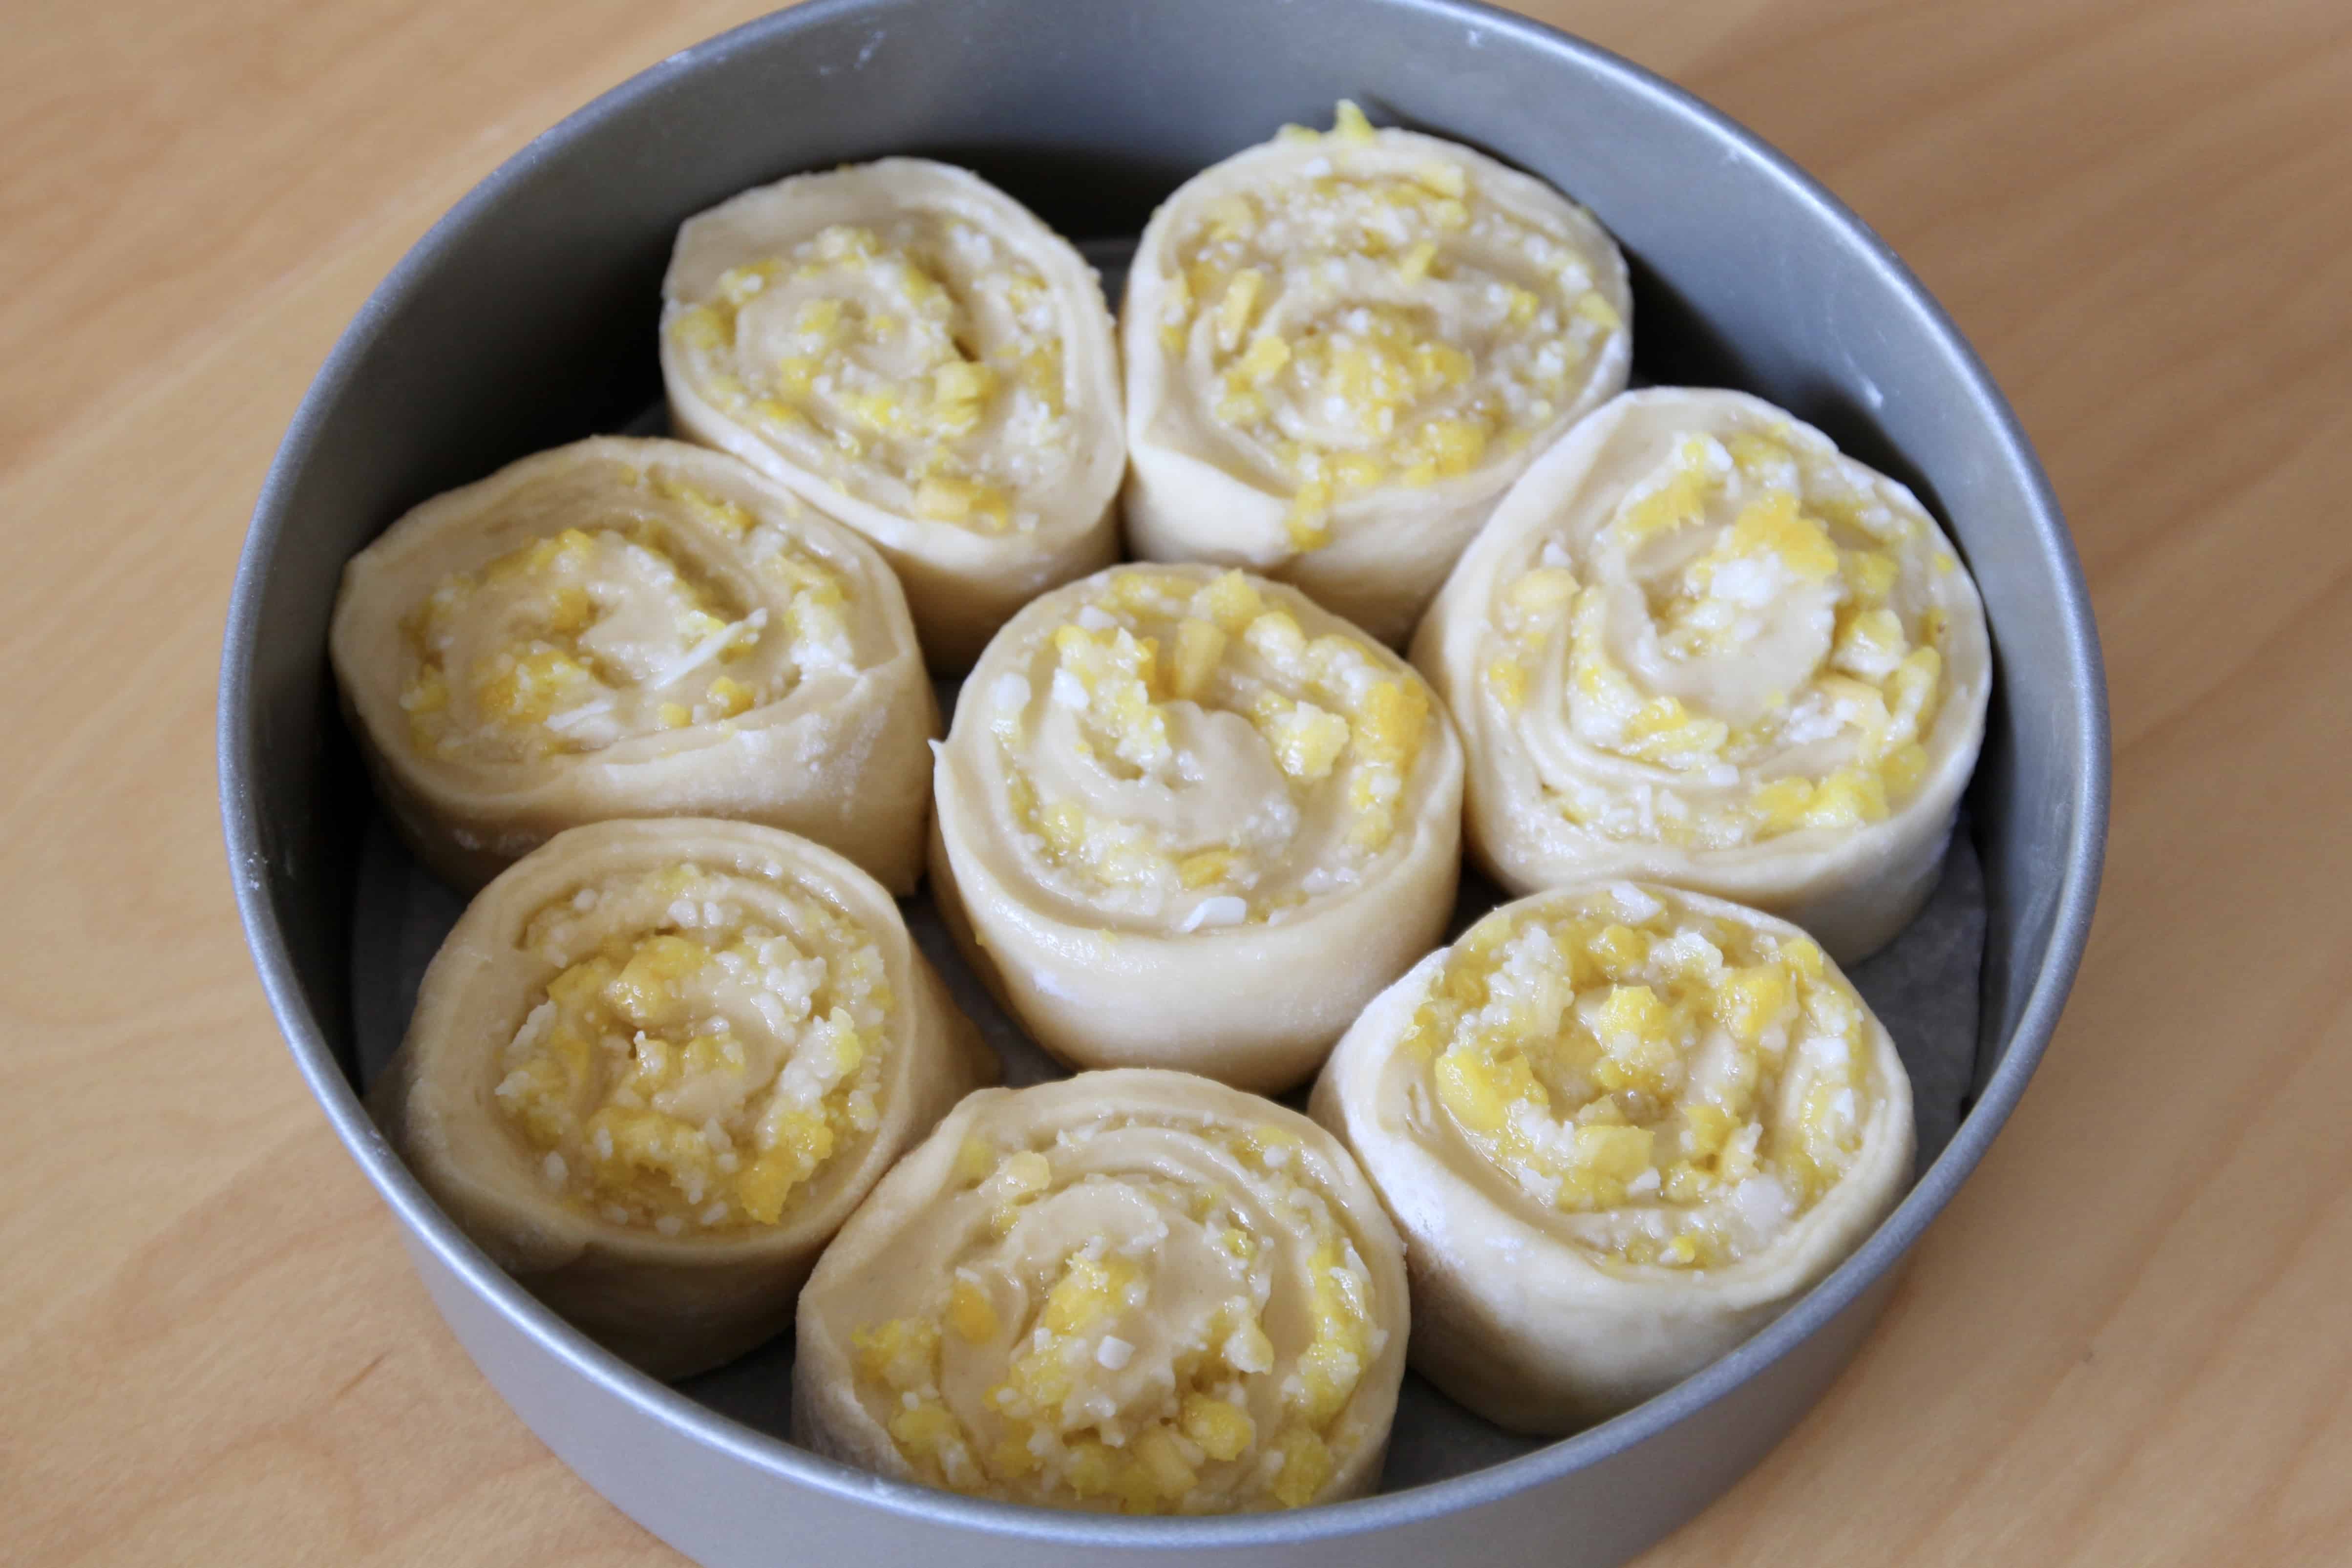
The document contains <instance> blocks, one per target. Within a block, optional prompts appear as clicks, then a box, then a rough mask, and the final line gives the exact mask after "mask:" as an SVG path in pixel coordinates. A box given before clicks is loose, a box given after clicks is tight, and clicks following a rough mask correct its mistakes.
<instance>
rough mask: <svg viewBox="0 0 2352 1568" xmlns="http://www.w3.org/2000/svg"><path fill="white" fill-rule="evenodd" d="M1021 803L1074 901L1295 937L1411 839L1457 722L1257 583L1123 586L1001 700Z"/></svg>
mask: <svg viewBox="0 0 2352 1568" xmlns="http://www.w3.org/2000/svg"><path fill="white" fill-rule="evenodd" d="M988 700H989V701H990V702H991V704H992V707H991V709H990V710H989V712H990V722H991V727H992V731H993V735H994V739H995V742H996V745H997V750H998V755H999V758H1000V760H1001V771H1002V773H1003V779H1004V781H1005V785H1004V787H1005V796H1006V800H1005V804H1006V806H1007V807H1008V809H1009V811H1010V813H1011V815H1012V816H1013V821H1014V823H1015V824H1016V826H1017V827H1018V830H1019V832H1020V834H1021V836H1022V839H1023V842H1024V846H1025V847H1026V848H1027V850H1028V853H1029V857H1030V859H1031V861H1032V864H1033V866H1034V868H1036V870H1037V871H1038V873H1039V874H1040V875H1041V876H1042V877H1043V878H1044V879H1045V880H1046V881H1048V882H1049V883H1050V884H1051V885H1054V886H1055V887H1057V888H1058V889H1060V890H1062V891H1063V892H1065V893H1066V895H1067V896H1070V897H1072V898H1076V899H1081V900H1086V901H1087V903H1088V904H1089V905H1091V906H1095V907H1097V909H1101V910H1109V911H1112V912H1118V913H1127V914H1130V915H1133V916H1135V917H1137V918H1138V919H1139V920H1140V921H1146V922H1149V923H1150V924H1152V925H1154V926H1156V927H1158V928H1160V929H1173V930H1175V931H1197V930H1201V929H1202V928H1205V927H1215V926H1223V925H1235V924H1241V923H1244V922H1248V921H1260V922H1263V921H1273V920H1279V919H1281V918H1283V917H1284V916H1285V914H1286V912H1287V911H1288V910H1293V909H1296V908H1297V907H1299V906H1301V905H1303V904H1304V903H1306V902H1307V900H1309V899H1312V898H1315V897H1317V896H1318V895H1321V894H1325V893H1329V892H1335V891H1338V890H1340V889H1344V888H1347V887H1349V886H1352V885H1354V884H1355V883H1356V882H1357V881H1359V880H1360V879H1361V877H1362V876H1363V874H1364V872H1365V870H1366V868H1368V867H1369V866H1370V864H1371V862H1372V861H1374V860H1375V859H1376V858H1379V856H1380V855H1381V853H1382V852H1383V851H1385V850H1386V849H1387V848H1388V847H1389V846H1390V845H1391V842H1392V841H1393V840H1394V839H1395V837H1396V834H1397V829H1398V826H1399V824H1400V822H1401V820H1402V816H1403V815H1404V813H1405V812H1406V810H1407V809H1408V805H1407V801H1406V798H1405V797H1406V785H1407V784H1408V782H1409V781H1410V780H1411V778H1412V772H1413V765H1414V763H1415V762H1416V761H1417V759H1418V758H1419V756H1420V754H1421V749H1422V746H1423V743H1424V742H1425V741H1426V740H1427V739H1428V737H1429V734H1430V731H1431V726H1432V725H1433V723H1435V722H1437V720H1436V718H1435V715H1434V712H1433V707H1432V703H1431V700H1430V697H1429V694H1428V692H1427V690H1426V689H1425V688H1424V687H1423V684H1422V682H1421V681H1420V679H1419V678H1418V677H1416V676H1414V675H1413V674H1412V672H1411V671H1410V670H1408V669H1405V668H1401V667H1400V666H1399V665H1398V664H1397V662H1396V661H1395V660H1394V659H1393V658H1391V657H1388V656H1386V655H1385V653H1384V652H1383V651H1382V650H1379V649H1376V648H1375V647H1373V646H1372V645H1371V644H1370V642H1368V641H1366V640H1365V639H1363V638H1362V637H1358V636H1355V635H1343V634H1340V633H1329V632H1327V633H1324V634H1321V635H1318V636H1315V637H1309V636H1308V635H1307V633H1306V631H1305V630H1304V629H1303V628H1302V627H1301V626H1299V624H1298V622H1297V619H1296V618H1295V617H1294V616H1291V614H1290V613H1289V612H1288V611H1287V610H1286V609H1284V608H1282V607H1280V604H1279V602H1270V601H1269V600H1268V598H1267V597H1266V596H1265V595H1264V594H1262V593H1261V591H1260V590H1259V589H1258V588H1257V587H1256V586H1255V585H1253V584H1252V583H1251V582H1250V580H1249V579H1247V578H1246V577H1244V576H1243V575H1242V574H1240V573H1238V572H1228V573H1226V574H1223V576H1221V577H1217V578H1213V579H1211V580H1209V581H1207V582H1206V583H1203V582H1202V580H1201V577H1200V574H1198V573H1197V572H1192V573H1187V572H1184V571H1181V570H1168V569H1160V568H1154V567H1149V566H1140V567H1134V568H1130V569H1129V570H1125V571H1121V572H1118V573H1115V574H1112V575H1111V576H1110V577H1109V578H1108V579H1107V580H1106V581H1105V582H1104V583H1103V584H1101V585H1100V586H1099V587H1098V588H1097V590H1096V591H1095V592H1094V594H1093V596H1092V597H1091V598H1090V600H1089V601H1088V602H1087V604H1086V605H1083V606H1082V607H1081V608H1080V609H1079V610H1078V612H1077V614H1076V617H1075V618H1074V619H1072V620H1070V621H1068V622H1066V623H1064V624H1063V625H1062V626H1058V627H1056V628H1055V630H1054V632H1053V633H1052V635H1051V637H1047V638H1045V639H1042V640H1041V642H1040V644H1039V646H1038V647H1037V648H1036V649H1035V651H1034V654H1033V655H1032V657H1031V663H1030V670H1029V673H1026V674H1024V673H1021V672H1019V671H1007V672H1006V673H1004V674H1003V675H1002V676H999V677H998V678H997V680H996V683H995V685H994V687H993V689H992V690H991V691H990V692H989V693H988Z"/></svg>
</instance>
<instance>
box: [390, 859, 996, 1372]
mask: <svg viewBox="0 0 2352 1568" xmlns="http://www.w3.org/2000/svg"><path fill="white" fill-rule="evenodd" d="M996 1074H997V1068H996V1063H995V1059H994V1058H992V1056H990V1055H989V1053H988V1051H987V1049H986V1047H984V1046H982V1044H981V1042H980V1038H979V1036H978V1033H977V1031H975V1030H974V1029H973V1028H972V1026H971V1023H970V1021H969V1020H967V1019H966V1018H965V1017H964V1016H963V1015H962V1014H961V1013H960V1012H958V1011H957V1010H956V1007H955V1005H954V1004H953V1003H952V1002H950V1000H949V999H948V995H947V992H946V989H945V987H944V986H943V985H942V984H941V983H940V978H939V976H938V975H937V974H936V973H934V972H933V971H932V969H931V967H930V965H929V963H928V962H927V961H926V960H925V959H924V958H923V956H922V955H921V954H920V953H919V952H917V951H916V950H915V948H914V945H913V943H912V942H911V941H910V940H909V939H908V934H907V928H906V925H905V923H904V921H902V920H901V919H900V917H899V914H898V906H897V905H896V904H895V903H893V902H892V901H891V899H890V896H889V895H888V894H887V892H885V891H884V890H883V889H882V887H881V886H880V884H878V883H877V882H876V881H875V880H874V879H872V878H870V877H868V876H866V874H865V873H864V872H862V871H860V870H858V869H857V868H856V867H855V866H853V865H851V864H850V863H849V862H848V861H847V860H845V859H843V858H841V857H840V856H838V855H835V854H834V853H833V852H832V851H831V850H828V849H825V848H823V847H820V846H818V845H815V844H812V843H810V842H809V841H808V840H806V839H803V838H795V837H793V836H792V835H790V834H787V833H780V832H778V831H776V830H775V829H773V828H768V827H760V826H753V825H751V824H749V823H740V822H719V821H704V820H695V819H690V818H680V819H669V820H663V821H641V822H607V823H599V824H596V825H594V826H588V827H578V828H573V829H572V830H571V831H570V832H567V833H562V834H559V835H557V836H556V837H554V838H552V839H551V840H549V842H548V843H547V845H546V846H545V847H542V848H541V849H539V850H538V851H536V852H534V853H533V854H531V855H529V856H527V857H525V858H523V859H521V860H520V861H518V862H516V864H515V865H514V866H512V867H511V868H509V869H508V870H507V871H506V872H505V873H504V874H502V875H501V876H500V877H499V878H498V879H497V880H495V881H493V882H492V883H491V884H490V885H489V886H488V888H486V889H483V890H482V892H481V894H480V895H479V896H478V898H476V899H475V900H474V901H473V903H472V904H471V905H470V906H469V907H468V908H467V910H466V913H465V916H464V918H462V919H461V920H460V921H458V922H457V927H456V928H455V929H454V930H452V931H450V933H449V936H448V939H447V940H446V942H444V943H443V944H442V947H441V951H440V952H439V953H437V954H436V956H435V958H434V960H433V963H432V965H431V967H430V968H429V969H427V970H426V972H425V983H424V986H423V989H422V991H421V992H420V994H419V995H418V997H417V1002H416V1012H415V1017H414V1019H413V1020H412V1022H411V1024H410V1026H409V1031H408V1035H407V1037H406V1038H405V1040H404V1041H403V1043H402V1045H401V1048H400V1050H399V1051H398V1052H397V1053H396V1054H395V1056H394V1058H393V1061H392V1063H391V1065H390V1066H389V1067H388V1068H386V1069H385V1073H384V1077H383V1079H382V1080H381V1081H379V1082H378V1083H377V1084H376V1085H375V1086H374V1088H373V1091H372V1096H371V1103H372V1104H373V1108H374V1110H375V1111H376V1115H377V1120H378V1121H380V1122H382V1124H383V1127H384V1130H385V1131H386V1133H387V1134H388V1135H389V1136H390V1137H391V1139H392V1141H393V1142H394V1145H395V1146H396V1147H397V1148H398V1149H399V1150H400V1152H401V1153H402V1155H403V1157H404V1158H405V1159H406V1160H407V1161H408V1163H409V1166H410V1168H411V1169H412V1170H414V1171H415V1173H416V1175H417V1179H418V1180H419V1181H421V1182H423V1183H424V1184H425V1187H426V1189H427V1190H428V1191H430V1192H431V1193H432V1194H433V1195H434V1197H435V1198H436V1201H438V1202H439V1203H440V1205H441V1206H442V1208H443V1209H444V1210H446V1212H447V1213H448V1214H449V1215H450V1217H451V1218H453V1219H455V1220H456V1221H457V1223H458V1225H459V1226H462V1227H463V1228H464V1229H465V1230H466V1231H467V1234H468V1235H470V1236H471V1237H473V1238H474V1239H475V1240H476V1241H477V1242H478V1243H479V1244H480V1245H481V1247H483V1249H484V1250H485V1251H487V1252H488V1253H489V1254H490V1255H491V1256H492V1257H493V1258H496V1259H497V1260H498V1261H499V1264H500V1265H501V1266H502V1267H504V1268H507V1269H508V1270H509V1272H511V1273H513V1274H514V1275H515V1276H516V1277H517V1278H519V1279H521V1280H522V1281H523V1282H524V1284H526V1285H527V1286H529V1287H530V1289H531V1290H532V1291H534V1292H535V1293H536V1294H538V1295H540V1296H541V1298H543V1299H544V1300H546V1301H547V1302H548V1303H549V1304H550V1305H551V1306H552V1307H554V1308H555V1309H556V1310H558V1311H560V1312H562V1313H563V1314H564V1315H565V1316H567V1317H569V1318H571V1319H572V1320H573V1321H575V1322H577V1323H578V1324H579V1325H580V1326H581V1327H582V1328H583V1329H584V1330H586V1331H588V1332H589V1333H591V1334H593V1335H594V1336H595V1337H596V1338H598V1339H600V1340H602V1341H604V1342H605V1343H606V1344H608V1345H610V1346H612V1347H613V1348H614V1350H615V1351H617V1352H620V1353H621V1354H622V1355H624V1356H625V1357H627V1358H628V1359H630V1360H631V1361H634V1362H635V1363H638V1364H639V1365H641V1366H643V1367H645V1368H646V1369H647V1370H648V1371H651V1372H654V1373H657V1374H659V1375H663V1376H684V1375H687V1374H688V1373H693V1372H697V1371H700V1370H702V1369H704V1368H706V1367H710V1366H715V1365H717V1364H719V1363H722V1362H725V1361H727V1360H730V1359H731V1358H732V1357H734V1356H735V1355H738V1354H740V1353H741V1352H743V1351H745V1350H748V1349H750V1348H751V1346H752V1345H754V1344H756V1343H758V1342H760V1341H761V1340H763V1339H766V1338H768V1337H769V1336H771V1335H772V1334H774V1333H776V1332H778V1331H781V1330H782V1329H783V1328H784V1327H785V1326H786V1325H787V1324H789V1323H790V1322H791V1321H792V1311H793V1300H794V1297H795V1294H796V1292H797V1291H798V1290H799V1289H800V1286H801V1282H802V1281H803V1279H806V1278H807V1276H808V1271H809V1269H810V1268H813V1267H814V1265H815V1262H816V1258H817V1253H818V1252H819V1250H820V1249H821V1248H823V1247H824V1244H825V1242H826V1241H828V1240H829V1239H831V1237H832V1236H833V1234H834V1232H835V1230H836V1229H838V1228H839V1227H840V1226H841V1223H842V1221H843V1220H845V1218H847V1217H848V1215H849V1212H850V1211H851V1210H852V1209H853V1208H855V1207H856V1205H857V1203H858V1200H859V1199H861V1198H863V1197H864V1196H865V1195H866V1193H867V1191H868V1190H870V1189H871V1188H872V1187H873V1185H874V1184H875V1182H876V1181H877V1180H878V1179H880V1177H881V1175H882V1173H883V1172H884V1171H885V1170H886V1169H887V1168H888V1166H889V1165H890V1163H892V1162H893V1161H894V1160H896V1159H897V1158H898V1155H899V1154H900V1153H901V1152H903V1151H904V1150H906V1149H907V1148H908V1146H909V1145H910V1144H912V1143H913V1142H915V1141H916V1140H918V1139H919V1138H920V1137H922V1136H923V1134H924V1133H926V1132H928V1131H929V1130H930V1128H931V1126H932V1124H933V1123H935V1122H936V1121H938V1120H939V1119H940V1116H941V1115H943V1114H944V1113H945V1112H946V1111H947V1110H948V1108H949V1107H950V1106H951V1105H953V1104H954V1103H955V1102H956V1100H958V1099H959V1098H960V1097H961V1095H962V1094H963V1093H964V1092H965V1091H966V1090H967V1089H972V1088H974V1087H977V1086H978V1085H980V1084H982V1083H984V1082H989V1081H992V1080H993V1079H995V1077H996Z"/></svg>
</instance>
